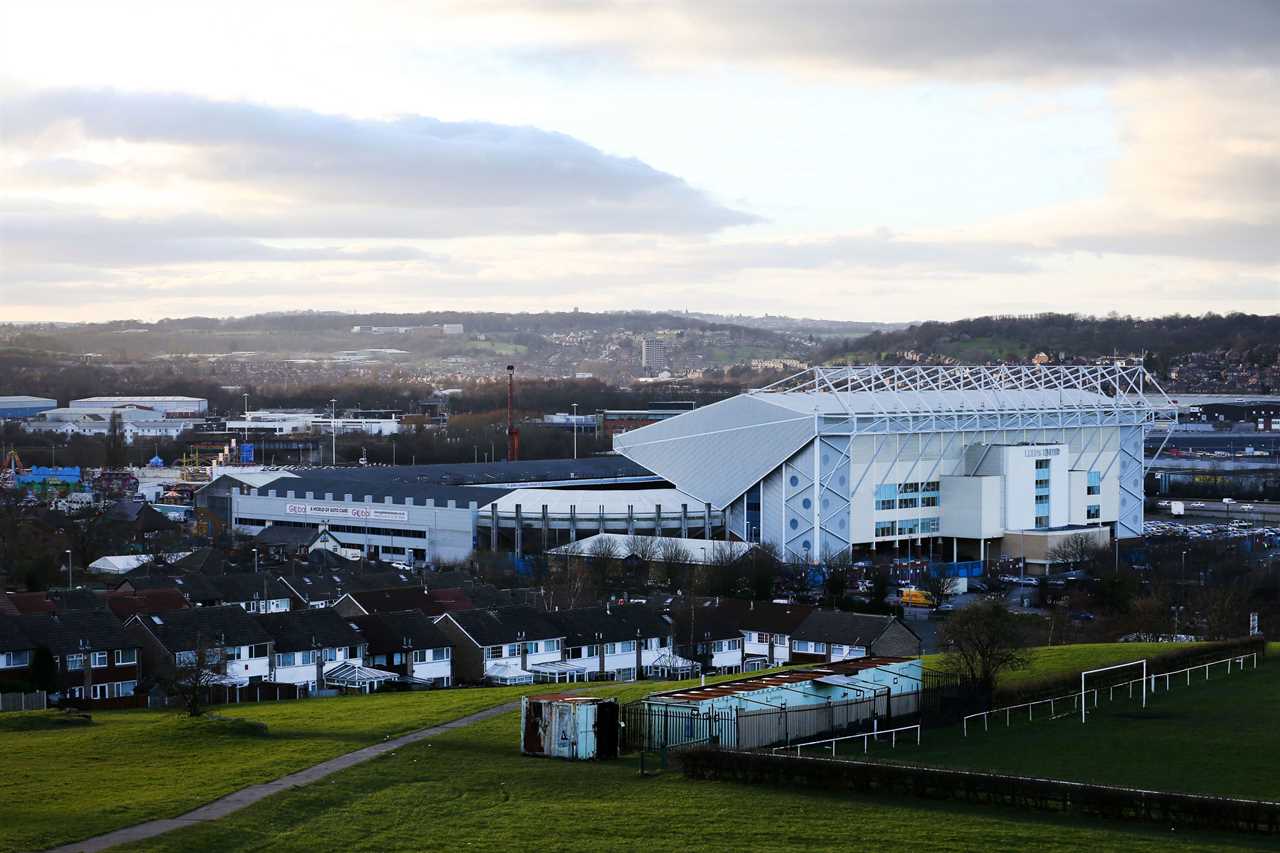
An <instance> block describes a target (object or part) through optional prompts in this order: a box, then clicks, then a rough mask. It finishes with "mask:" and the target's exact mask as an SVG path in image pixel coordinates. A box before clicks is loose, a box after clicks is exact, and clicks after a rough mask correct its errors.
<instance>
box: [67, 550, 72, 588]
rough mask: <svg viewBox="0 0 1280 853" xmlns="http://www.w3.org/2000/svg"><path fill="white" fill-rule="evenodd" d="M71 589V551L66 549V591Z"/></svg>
mask: <svg viewBox="0 0 1280 853" xmlns="http://www.w3.org/2000/svg"><path fill="white" fill-rule="evenodd" d="M72 588H73V587H72V586H71V549H70V548H68V549H67V589H72Z"/></svg>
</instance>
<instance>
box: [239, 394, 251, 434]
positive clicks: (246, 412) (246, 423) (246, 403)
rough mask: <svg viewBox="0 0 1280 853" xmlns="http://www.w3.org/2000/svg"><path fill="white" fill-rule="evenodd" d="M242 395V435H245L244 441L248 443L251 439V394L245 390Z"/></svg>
mask: <svg viewBox="0 0 1280 853" xmlns="http://www.w3.org/2000/svg"><path fill="white" fill-rule="evenodd" d="M240 396H241V397H244V432H243V433H242V435H243V436H244V441H245V442H246V443H248V441H249V394H248V392H245V393H244V394H241V395H240Z"/></svg>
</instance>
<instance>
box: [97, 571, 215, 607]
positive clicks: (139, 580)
mask: <svg viewBox="0 0 1280 853" xmlns="http://www.w3.org/2000/svg"><path fill="white" fill-rule="evenodd" d="M212 581H213V579H212V578H208V577H205V576H204V575H198V574H197V575H144V576H141V577H130V578H126V579H125V580H124V581H122V582H121V584H120V586H123V585H124V584H125V583H128V584H129V586H131V587H133V588H134V589H136V590H149V589H176V590H178V592H180V593H182V595H183V596H185V597H186V599H187V600H188V601H190V602H192V603H194V604H200V603H211V602H220V601H222V600H223V598H222V593H221V591H220V590H219V589H218V588H217V587H215V586H214V585H213V582H212ZM119 588H120V587H119V586H117V587H116V589H119Z"/></svg>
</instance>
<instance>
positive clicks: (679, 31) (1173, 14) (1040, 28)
mask: <svg viewBox="0 0 1280 853" xmlns="http://www.w3.org/2000/svg"><path fill="white" fill-rule="evenodd" d="M460 8H462V9H463V10H464V11H465V10H467V9H468V8H470V9H472V10H480V12H481V13H487V14H490V15H497V14H506V15H516V16H518V17H521V18H524V19H526V20H530V21H532V22H534V23H536V24H542V25H543V26H542V28H541V29H539V30H537V35H538V36H539V37H540V38H542V39H543V40H548V41H551V42H553V43H555V44H557V45H558V49H559V50H560V51H561V52H562V53H563V55H564V61H565V62H567V63H578V64H581V58H582V57H584V56H585V57H590V59H591V62H592V64H593V65H598V64H599V62H600V57H601V56H603V55H606V54H612V56H613V57H614V59H615V62H623V63H636V64H642V65H695V64H696V65H701V64H713V63H723V62H730V63H735V64H754V65H759V64H764V65H784V66H792V67H798V68H807V69H828V70H830V69H836V70H840V69H843V70H856V71H871V72H888V73H892V74H909V75H931V76H938V75H948V76H951V77H968V78H984V79H1010V78H1012V79H1025V78H1027V77H1046V76H1060V75H1089V76H1095V75H1107V76H1110V75H1113V74H1117V73H1124V72H1128V71H1132V70H1139V71H1141V72H1143V73H1147V72H1151V71H1155V70H1169V71H1186V70H1189V69H1193V68H1201V67H1218V68H1241V67H1257V66H1275V65H1276V64H1277V63H1278V62H1280V59H1278V57H1277V50H1276V45H1277V44H1280V4H1277V3H1275V2H1274V0H1230V2H1223V3H1208V2H1204V0H1108V2H1106V3H1088V2H1086V3H1070V2H1057V0H1041V1H1040V2H1036V1H1035V0H863V2H858V3H838V2H828V0H791V2H787V3H771V2H759V0H757V2H739V0H670V1H669V2H654V3H610V4H596V3H580V2H572V0H564V2H552V0H515V1H514V2H501V1H500V2H493V3H484V4H478V5H477V4H466V5H465V6H462V7H460ZM532 55H533V56H534V57H535V59H534V61H536V62H538V63H541V64H554V63H555V62H556V60H555V59H554V55H555V54H554V51H553V50H552V49H550V48H548V47H546V46H545V45H540V46H539V47H537V48H536V49H535V50H534V51H533V52H532Z"/></svg>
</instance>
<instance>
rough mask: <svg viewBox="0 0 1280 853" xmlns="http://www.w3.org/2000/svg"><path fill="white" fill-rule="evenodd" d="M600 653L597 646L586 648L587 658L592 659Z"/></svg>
mask: <svg viewBox="0 0 1280 853" xmlns="http://www.w3.org/2000/svg"><path fill="white" fill-rule="evenodd" d="M599 653H600V647H599V646H587V657H589V658H593V657H595V656H596V655H598V654H599Z"/></svg>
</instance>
